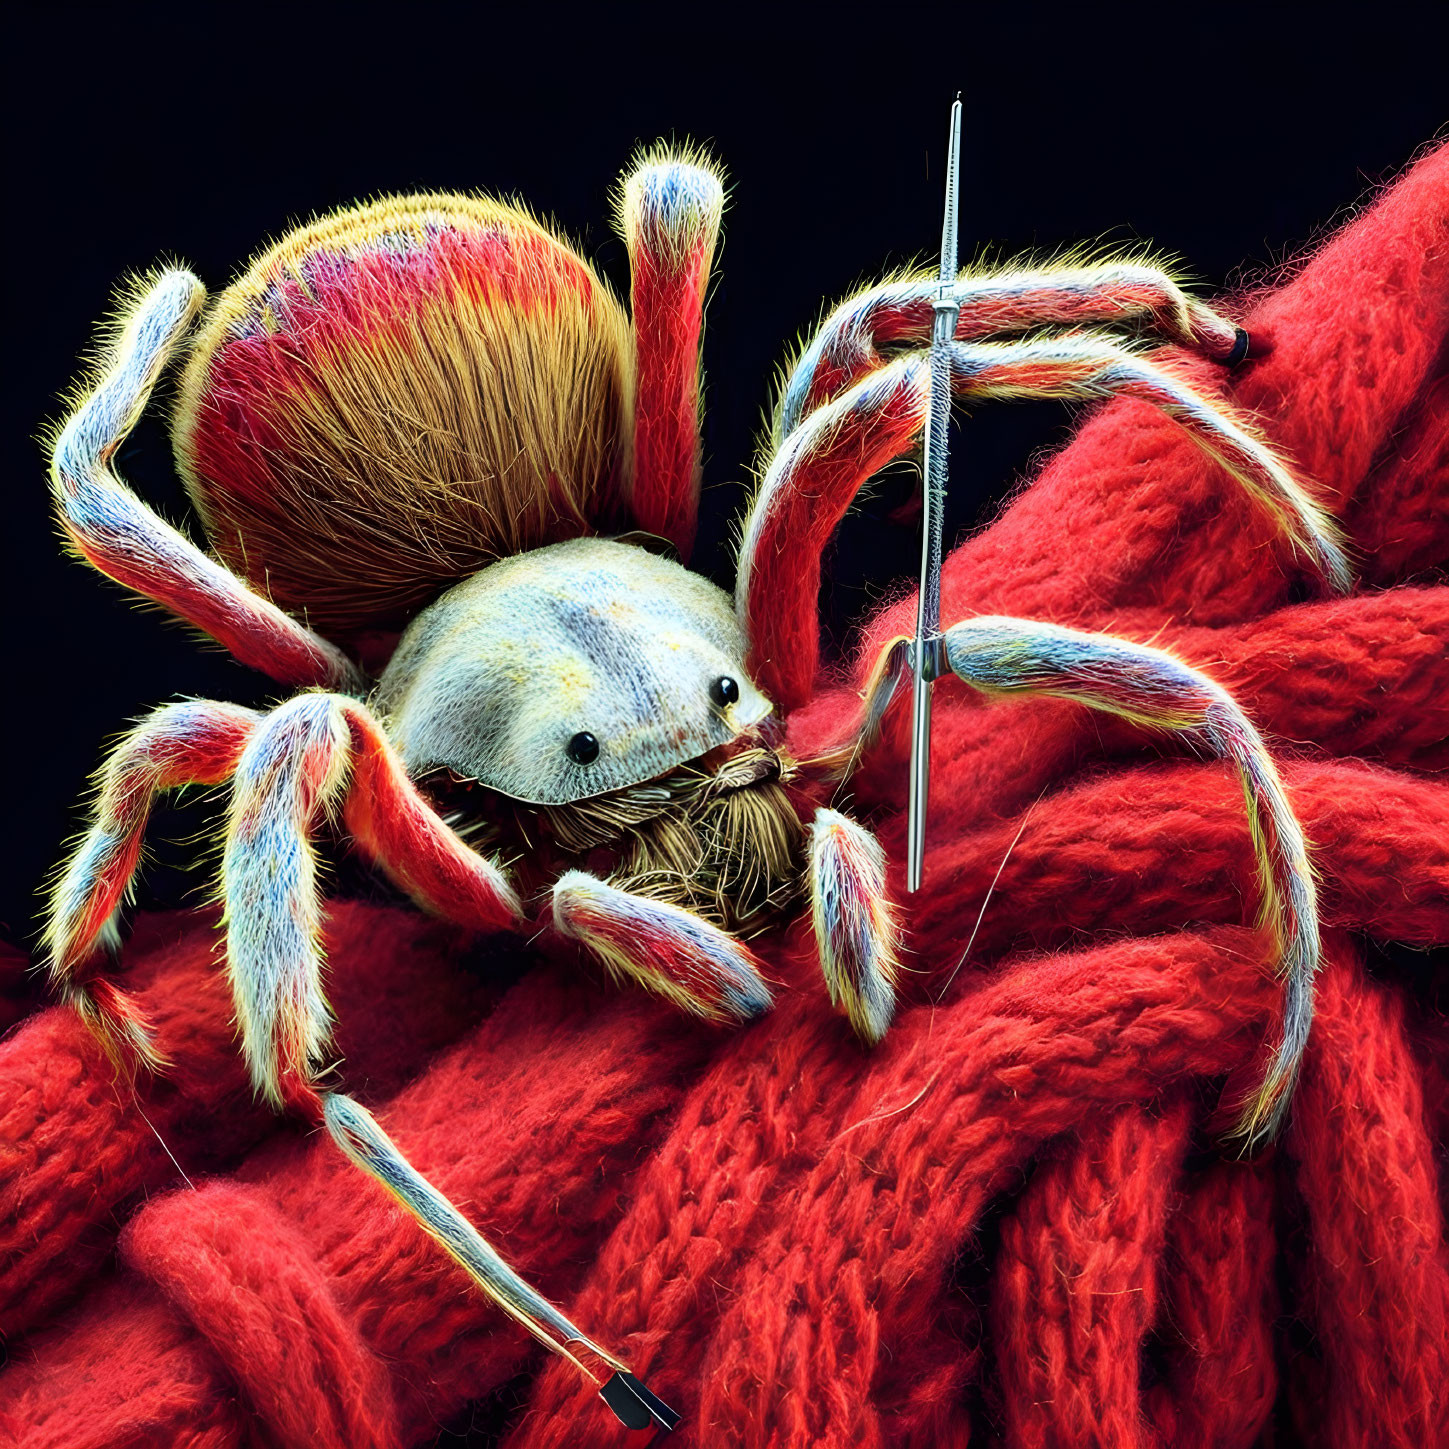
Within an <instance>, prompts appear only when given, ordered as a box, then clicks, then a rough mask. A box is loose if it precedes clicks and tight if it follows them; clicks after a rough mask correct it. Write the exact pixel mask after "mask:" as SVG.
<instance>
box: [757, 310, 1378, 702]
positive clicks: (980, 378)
mask: <svg viewBox="0 0 1449 1449" xmlns="http://www.w3.org/2000/svg"><path fill="white" fill-rule="evenodd" d="M929 378H930V370H929V367H928V364H927V360H926V355H925V354H924V353H910V354H907V355H905V356H903V357H899V358H897V359H896V360H895V361H893V362H890V363H887V364H886V366H884V367H883V368H881V369H880V370H879V371H877V372H874V373H871V374H869V375H867V376H866V377H865V378H864V379H862V380H861V381H860V382H858V383H856V384H855V386H853V387H851V388H850V389H849V390H847V391H846V392H844V393H842V394H841V395H840V396H839V397H838V398H836V399H834V400H833V401H832V402H829V403H827V404H826V405H825V406H824V407H821V408H818V409H816V411H815V412H813V413H811V414H809V415H808V416H807V417H806V418H805V420H804V421H803V422H802V423H801V424H800V426H799V427H798V428H796V429H795V431H794V432H792V433H791V434H790V435H789V436H788V437H787V438H786V439H785V441H784V443H783V444H782V445H781V447H780V449H779V451H778V452H777V453H776V454H775V456H774V458H773V459H772V461H771V463H770V466H769V468H768V470H767V472H766V473H765V476H764V479H763V481H762V482H761V484H760V487H759V490H758V492H757V493H756V494H755V497H754V500H753V501H752V503H751V505H750V510H749V513H748V515H747V517H746V520H745V526H744V531H743V538H742V541H741V545H740V558H739V570H738V574H737V578H736V583H735V608H736V612H737V614H738V616H739V619H740V623H741V625H742V627H743V628H744V630H745V633H746V636H747V638H748V639H749V641H750V655H749V661H748V663H749V668H750V670H751V672H752V674H753V676H754V678H755V679H756V680H757V681H758V682H759V684H760V687H761V688H762V689H764V690H765V691H766V693H768V694H769V695H770V696H771V697H772V698H773V699H774V700H775V701H776V702H777V703H778V704H779V705H780V706H781V708H783V709H785V710H790V709H794V708H797V707H798V706H800V705H801V704H803V703H804V702H805V701H806V700H807V699H808V698H809V697H810V692H811V690H812V688H813V686H814V680H815V675H816V671H817V667H818V658H819V647H820V643H819V638H818V636H817V629H816V624H815V602H816V595H817V594H818V592H819V587H820V555H821V552H822V551H823V549H824V547H825V545H826V543H827V542H828V541H829V539H830V536H831V534H832V533H833V532H834V531H835V528H836V526H837V524H838V523H839V522H840V520H841V518H842V517H844V515H845V512H846V510H847V509H848V508H849V506H850V504H851V503H852V502H853V500H854V498H855V496H856V494H857V492H858V491H859V490H860V487H861V486H862V485H863V484H864V483H865V482H866V480H867V479H868V478H870V477H871V476H872V474H874V473H876V472H878V471H879V470H880V469H881V468H883V467H885V466H886V464H888V463H890V462H892V461H893V460H894V459H896V458H898V457H900V456H901V455H902V454H904V453H905V452H907V451H908V450H909V448H910V447H911V446H912V445H913V443H914V442H915V440H916V439H917V438H918V437H919V436H920V433H921V429H922V428H923V426H924V425H925V420H926V407H927V398H928V394H929ZM951 383H952V389H953V391H954V393H955V394H956V395H957V396H958V397H962V398H973V397H980V398H1007V399H1014V398H1033V397H1063V398H1102V397H1108V396H1112V395H1114V394H1122V395H1125V396H1130V397H1135V398H1138V399H1140V400H1142V401H1144V402H1148V403H1151V404H1153V405H1154V406H1156V407H1158V408H1160V409H1161V410H1162V412H1163V413H1164V415H1165V416H1167V417H1168V418H1170V419H1171V420H1172V421H1173V422H1175V423H1176V424H1177V425H1178V426H1179V427H1181V428H1182V429H1183V431H1184V432H1185V433H1186V434H1187V436H1188V437H1190V438H1191V439H1192V441H1193V442H1194V443H1196V444H1197V445H1198V446H1199V447H1200V448H1202V449H1203V450H1204V452H1206V453H1207V454H1208V455H1209V456H1210V457H1213V458H1215V459H1216V460H1217V461H1218V462H1220V463H1221V464H1222V465H1223V466H1224V467H1225V468H1226V469H1227V470H1228V471H1229V472H1230V473H1231V474H1232V475H1233V476H1234V477H1235V478H1236V479H1238V481H1239V482H1240V483H1241V484H1243V485H1244V486H1245V487H1246V488H1247V489H1248V490H1249V491H1250V492H1251V493H1252V494H1253V495H1254V496H1255V497H1257V498H1259V499H1262V500H1266V502H1267V504H1268V506H1270V507H1271V508H1272V510H1273V511H1274V513H1275V514H1276V515H1277V517H1278V518H1279V520H1280V522H1281V525H1282V527H1283V529H1284V531H1285V532H1286V533H1287V534H1288V536H1289V538H1290V540H1291V541H1292V542H1293V543H1294V545H1295V546H1297V547H1301V548H1303V549H1304V550H1305V551H1306V552H1308V553H1309V555H1310V556H1311V557H1312V558H1313V560H1314V561H1315V563H1316V564H1317V565H1318V566H1319V567H1320V568H1321V569H1322V570H1323V572H1324V573H1326V574H1327V575H1328V577H1329V578H1330V579H1331V580H1332V581H1333V583H1334V585H1335V586H1336V587H1338V588H1347V587H1348V585H1349V583H1350V578H1351V576H1350V573H1349V569H1348V565H1347V562H1346V561H1345V559H1344V556H1343V553H1342V550H1341V548H1340V547H1339V544H1338V541H1337V540H1338V531H1337V528H1336V526H1335V525H1334V523H1333V522H1332V521H1331V520H1330V519H1329V518H1328V516H1327V515H1326V514H1325V513H1324V512H1323V511H1322V509H1320V508H1319V506H1318V504H1317V503H1316V502H1314V501H1313V499H1312V498H1310V497H1309V495H1308V494H1307V493H1306V492H1305V491H1304V489H1303V487H1302V486H1301V485H1300V484H1299V483H1298V482H1297V480H1296V479H1294V478H1293V476H1292V474H1291V473H1290V472H1289V471H1288V469H1287V468H1286V467H1284V465H1283V464H1282V462H1280V461H1279V459H1278V458H1277V457H1276V456H1275V455H1274V453H1273V451H1272V449H1271V448H1270V447H1269V446H1268V445H1267V443H1265V442H1264V441H1263V440H1262V439H1261V438H1259V437H1258V436H1257V435H1256V434H1255V433H1254V432H1253V431H1252V429H1251V427H1250V425H1249V424H1248V423H1247V422H1246V421H1245V420H1243V419H1240V418H1238V417H1236V416H1234V415H1233V414H1232V413H1231V412H1230V411H1229V410H1228V409H1227V408H1226V406H1225V405H1223V404H1221V403H1219V402H1217V401H1209V400H1208V399H1207V398H1205V397H1203V396H1201V395H1200V394H1198V393H1197V392H1196V391H1195V390H1194V389H1193V388H1192V387H1191V386H1189V385H1188V384H1187V383H1186V382H1184V381H1182V380H1181V379H1180V378H1178V377H1177V376H1176V375H1174V374H1173V373H1172V372H1171V371H1170V370H1169V369H1168V368H1167V367H1164V366H1163V365H1162V364H1161V363H1158V362H1153V361H1150V360H1148V359H1147V358H1145V357H1143V356H1142V355H1141V354H1139V353H1137V352H1134V351H1132V350H1131V349H1130V348H1126V347H1121V346H1118V345H1116V344H1113V343H1111V342H1108V341H1105V340H1103V339H1101V338H1097V337H1093V336H1090V335H1082V334H1068V335H1065V336H1061V337H1043V338H1028V339H1026V340H1024V341H1021V342H980V343H964V342H955V343H952V344H951Z"/></svg>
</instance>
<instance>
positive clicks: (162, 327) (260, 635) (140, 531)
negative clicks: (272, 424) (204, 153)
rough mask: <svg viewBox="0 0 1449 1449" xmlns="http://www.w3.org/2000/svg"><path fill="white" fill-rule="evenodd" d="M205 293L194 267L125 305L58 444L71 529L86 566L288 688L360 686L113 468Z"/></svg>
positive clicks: (342, 664)
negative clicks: (159, 513) (155, 509)
mask: <svg viewBox="0 0 1449 1449" xmlns="http://www.w3.org/2000/svg"><path fill="white" fill-rule="evenodd" d="M204 295H205V293H204V289H203V288H202V285H201V283H200V282H199V281H198V280H197V279H196V278H195V277H194V276H192V274H191V273H190V272H187V271H182V270H179V269H177V270H170V271H165V272H162V273H160V274H159V276H157V277H155V278H154V280H152V281H151V282H149V284H147V285H146V286H145V287H144V288H143V289H141V290H140V291H139V292H138V293H137V294H136V295H134V296H133V297H132V298H131V299H130V300H129V301H128V302H126V303H125V305H124V306H123V308H122V312H121V316H120V319H119V320H120V323H121V326H120V328H119V331H118V333H117V335H116V337H115V340H114V342H113V343H112V345H111V346H110V348H109V349H108V350H107V352H106V354H105V356H104V358H103V359H102V361H101V363H100V365H99V367H98V368H97V371H96V374H95V377H94V380H93V382H92V384H91V386H90V387H89V388H88V389H87V390H86V392H85V393H84V394H83V396H81V397H80V398H79V399H78V400H77V402H76V403H75V405H74V407H73V409H72V411H71V413H70V415H69V417H68V418H67V419H66V422H65V424H64V426H63V427H62V428H61V430H60V431H59V433H58V434H57V435H56V437H55V439H54V441H53V443H52V445H51V469H50V480H51V491H52V493H53V495H54V498H55V502H56V508H57V512H58V514H59V518H60V524H61V527H62V528H63V529H64V530H65V534H66V537H67V538H68V539H69V541H70V543H71V544H72V546H73V547H74V548H75V549H76V551H77V552H78V553H79V554H80V555H81V556H82V557H83V558H85V559H86V561H87V562H89V563H90V564H92V565H93V566H94V567H96V568H97V569H99V570H100V571H101V572H102V573H103V574H106V575H107V576H108V577H110V578H112V579H115V580H116V582H117V583H120V584H123V585H125V587H126V588H128V589H133V590H135V592H137V593H138V594H141V595H142V596H143V597H145V598H148V599H152V600H154V601H155V602H156V603H158V604H161V605H162V606H163V607H164V608H166V609H169V610H170V611H171V613H173V614H175V615H177V616H178V617H180V618H182V619H184V620H185V621H186V622H187V623H189V624H193V625H195V626H196V627H197V628H198V629H201V630H203V631H204V632H205V633H207V634H209V635H210V636H211V637H212V638H213V639H216V640H217V641H219V642H220V643H221V644H223V645H224V646H225V647H226V648H227V649H229V650H230V651H231V653H232V654H234V655H235V656H236V657H237V658H238V659H239V660H240V661H241V662H242V663H243V664H246V665H249V666H250V667H251V668H253V669H259V670H261V671H262V672H263V673H264V674H266V675H269V676H270V677H271V678H272V679H275V680H278V681H279V682H281V683H283V684H289V685H296V686H312V685H325V686H328V687H331V688H340V689H354V688H357V689H360V688H361V685H362V680H361V676H360V675H359V674H358V673H357V671H356V669H355V668H354V667H353V665H352V664H351V662H350V661H349V660H348V659H347V657H346V656H345V655H344V654H343V653H342V652H341V651H340V650H339V649H337V648H336V647H335V646H334V645H332V644H329V643H328V642H327V641H326V640H325V639H323V638H322V637H321V636H320V635H317V634H314V633H313V632H312V631H311V630H310V629H308V628H306V627H305V626H303V625H302V624H299V623H298V622H297V621H296V620H295V619H293V618H291V617H290V616H289V615H287V614H284V613H283V612H282V611H281V610H280V609H279V608H277V606H276V605H275V604H273V603H272V602H271V601H270V600H268V599H265V598H263V597H262V596H261V595H260V594H257V593H254V592H253V591H252V590H251V589H249V588H248V587H247V586H246V584H244V583H243V582H242V581H241V579H239V578H238V577H237V576H236V575H235V574H234V573H232V572H231V570H229V569H227V568H225V567H223V566H222V565H221V564H219V563H217V562H216V560H215V559H213V558H211V557H209V556H208V555H207V554H205V553H203V552H202V551H201V550H200V549H199V548H197V547H196V545H195V544H194V543H192V542H191V541H190V540H189V539H188V538H186V537H185V536H184V535H183V534H181V533H180V532H178V531H177V530H176V529H174V528H172V527H171V525H170V524H168V523H166V522H164V521H163V520H162V519H161V518H159V517H158V516H157V515H156V514H155V513H154V512H152V510H151V509H149V508H148V507H147V506H146V505H145V504H144V503H142V502H141V500H140V499H139V498H138V497H137V496H136V494H135V493H134V492H132V490H131V489H130V488H129V487H128V486H127V485H126V484H125V483H124V482H123V481H122V480H121V478H120V477H119V476H118V475H117V473H116V472H115V470H114V468H113V467H112V466H111V464H112V460H113V459H114V457H115V454H116V450H117V449H118V448H119V447H120V446H121V444H122V443H123V442H124V441H125V439H126V436H127V434H128V433H129V432H130V431H131V429H132V428H134V427H135V425H136V423H137V421H138V420H139V418H140V416H141V413H142V412H143V411H144V409H145V407H146V403H147V401H148V400H149V398H150V396H151V390H152V389H153V388H154V387H155V385H156V381H157V379H158V378H159V377H160V375H161V371H162V369H163V368H164V367H165V366H166V363H167V361H168V360H169V359H170V356H171V354H172V352H173V350H174V349H175V347H176V345H177V343H178V341H179V340H180V338H181V337H182V335H183V334H184V333H185V331H186V329H187V328H188V327H189V326H190V324H191V322H192V320H193V319H194V318H195V316H196V314H197V312H198V310H199V309H200V307H201V303H202V299H203V297H204Z"/></svg>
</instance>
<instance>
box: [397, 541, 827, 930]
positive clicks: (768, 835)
mask: <svg viewBox="0 0 1449 1449" xmlns="http://www.w3.org/2000/svg"><path fill="white" fill-rule="evenodd" d="M744 656H745V642H744V636H743V634H742V633H741V631H740V627H739V624H738V622H737V620H736V618H735V614H734V609H733V607H732V606H731V603H730V599H729V596H728V595H727V594H725V593H724V592H723V591H722V590H721V589H718V588H716V587H715V585H713V584H711V583H710V582H709V581H708V580H706V579H704V578H701V577H700V576H699V575H698V574H694V573H691V572H690V571H689V570H688V569H685V568H683V567H681V566H680V565H679V564H677V563H675V562H673V561H672V560H670V559H667V558H661V557H657V556H656V555H654V554H653V553H650V552H647V551H645V550H644V549H642V548H640V547H637V546H635V545H633V544H628V543H622V542H615V541H612V540H607V539H576V540H574V541H572V542H569V543H560V544H554V545H551V546H550V547H547V548H543V549H538V550H536V551H534V552H532V553H526V554H522V555H519V556H517V557H515V558H512V559H507V560H505V561H503V562H501V563H496V564H493V565H491V566H489V567H487V568H485V569H483V570H481V571H480V572H479V573H477V574H475V575H474V576H473V577H472V578H471V579H469V580H468V581H466V582H465V583H462V584H459V585H457V586H456V587H455V588H453V589H451V590H450V591H449V592H448V593H447V594H445V595H444V596H443V597H442V598H441V599H439V600H438V601H437V602H436V603H434V604H432V605H430V606H429V607H428V608H427V609H425V610H424V611H423V612H422V613H421V614H420V615H419V616H418V618H417V619H416V620H415V621H414V622H413V624H412V625H411V626H410V627H409V629H408V630H407V632H406V633H405V634H404V635H403V637H402V639H401V641H400V642H399V644H398V647H397V650H396V652H395V653H394V654H393V656H392V659H391V661H390V663H389V664H388V667H387V669H386V670H385V671H384V672H383V675H382V678H381V680H380V681H379V683H378V688H377V692H376V695H375V696H374V699H373V706H374V708H375V709H376V710H377V712H378V714H379V716H380V717H381V719H382V720H383V722H384V724H385V726H386V728H387V730H388V733H389V735H390V736H391V738H392V740H393V742H394V744H395V745H396V746H397V747H398V750H399V752H400V754H401V755H402V758H403V762H404V764H405V765H406V766H407V769H408V772H409V774H411V775H412V776H413V778H414V779H417V780H419V781H421V782H422V785H423V788H424V790H425V791H426V792H427V793H428V794H429V795H430V797H431V798H432V799H433V800H434V802H435V803H436V804H437V805H438V806H439V807H440V813H441V814H442V815H443V817H444V818H445V819H446V820H448V822H449V823H450V824H451V825H452V826H453V827H454V829H456V830H457V831H458V832H459V834H461V835H463V836H464V837H465V838H467V839H468V840H469V841H470V843H471V844H472V845H473V846H474V848H475V849H483V850H486V851H488V852H489V853H492V852H493V851H494V850H502V851H503V853H504V854H505V855H506V856H507V857H509V858H511V859H515V860H516V861H517V866H516V868H515V874H516V876H517V878H518V879H519V881H520V884H522V885H524V886H525V888H526V887H528V886H530V885H531V886H533V887H535V888H538V887H545V886H547V885H548V884H549V883H550V882H551V880H552V879H553V878H555V877H556V876H557V875H558V874H560V873H561V871H560V867H562V868H565V869H566V868H568V867H570V866H575V867H577V866H587V868H588V869H589V870H590V871H592V872H594V873H595V874H598V875H602V876H607V877H610V878H612V879H614V880H615V881H616V883H617V884H618V885H619V886H620V887H621V888H622V889H624V890H627V891H637V892H641V893H644V894H646V895H648V896H649V897H651V898H653V899H656V900H663V901H667V902H670V903H672V904H674V905H679V906H685V907H688V908H689V909H691V910H693V911H695V912H696V913H697V914H699V915H701V916H702V917H704V919H706V920H708V921H710V922H711V923H712V924H714V925H717V926H720V927H723V928H724V929H725V930H728V931H731V932H737V931H741V930H745V931H751V930H756V931H757V930H760V929H762V928H763V927H764V926H766V925H768V924H770V923H771V922H772V921H773V920H774V919H775V918H776V916H777V915H778V912H779V910H780V909H781V908H783V907H784V906H785V905H786V904H787V903H788V902H789V900H790V899H791V898H792V897H793V895H794V894H795V893H796V887H797V884H798V878H799V875H800V866H801V857H802V852H803V848H804V831H803V826H802V825H801V823H800V819H799V816H798V814H797V812H796V809H795V807H794V805H793V804H792V803H791V799H790V795H789V793H788V792H787V790H786V788H785V786H786V784H787V783H788V781H789V779H790V778H791V777H792V776H793V775H794V773H795V766H794V765H793V763H792V762H791V761H789V760H788V759H787V758H786V757H784V756H782V755H781V753H780V751H779V750H778V749H777V748H775V747H774V746H772V745H771V744H770V743H769V742H768V740H767V735H768V734H769V733H772V731H770V730H769V723H770V713H771V712H770V705H769V702H768V701H767V700H766V699H765V698H764V696H763V695H761V693H760V692H759V690H758V689H756V688H755V686H754V684H753V683H752V681H751V680H750V677H749V674H748V672H747V670H746V668H745V659H744Z"/></svg>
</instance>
